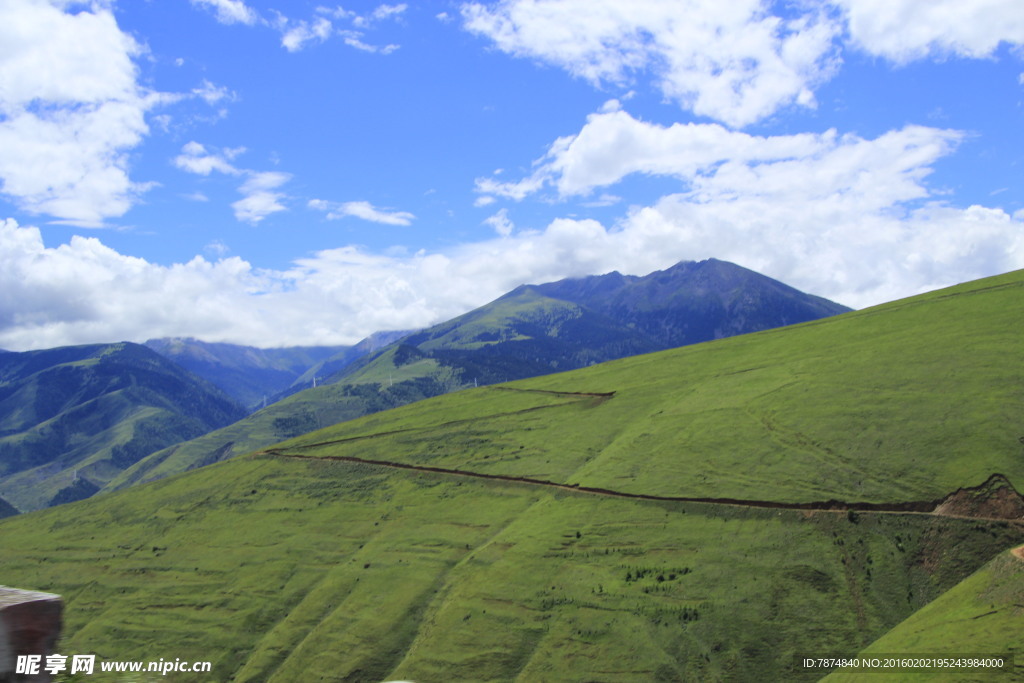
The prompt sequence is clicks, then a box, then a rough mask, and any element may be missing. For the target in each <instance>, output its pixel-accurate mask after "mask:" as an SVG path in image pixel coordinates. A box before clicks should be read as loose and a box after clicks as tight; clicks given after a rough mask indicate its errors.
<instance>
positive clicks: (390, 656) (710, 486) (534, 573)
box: [0, 272, 1024, 682]
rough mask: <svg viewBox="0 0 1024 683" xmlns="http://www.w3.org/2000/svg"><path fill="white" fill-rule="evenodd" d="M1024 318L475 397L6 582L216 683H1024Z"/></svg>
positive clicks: (805, 326)
mask: <svg viewBox="0 0 1024 683" xmlns="http://www.w3.org/2000/svg"><path fill="white" fill-rule="evenodd" d="M1022 313H1024V272H1014V273H1008V274H1006V275H1002V276H998V277H995V278H988V279H985V280H980V281H976V282H970V283H965V284H963V285H959V286H956V287H953V288H949V289H946V290H941V291H937V292H932V293H929V294H924V295H920V296H917V297H913V298H910V299H905V300H901V301H897V302H893V303H891V304H886V305H882V306H878V307H875V308H871V309H865V310H862V311H855V312H848V313H845V314H842V315H836V316H831V317H827V318H821V319H817V320H812V321H809V322H805V323H802V324H798V325H791V326H787V327H781V328H777V329H772V330H764V331H759V332H756V333H751V334H743V335H738V336H732V337H728V338H722V339H717V340H714V341H710V342H705V343H699V344H694V345H690V346H684V347H681V348H673V349H668V350H663V351H658V352H654V353H648V354H645V355H639V356H634V357H627V358H621V359H618V360H611V361H608V362H603V363H598V364H595V365H593V366H588V367H583V368H579V369H576V370H573V371H571V372H563V373H557V374H546V375H543V376H540V377H534V378H531V379H524V380H519V381H516V382H511V383H503V384H498V385H496V386H480V387H476V388H468V389H465V390H461V391H455V392H450V393H446V394H444V395H441V396H437V397H434V398H430V399H427V400H422V401H417V402H413V403H409V404H407V405H403V406H399V407H396V408H393V409H391V410H386V411H382V412H376V413H373V414H368V415H364V416H362V417H359V418H357V419H353V420H349V421H345V422H341V423H338V424H335V425H332V426H329V427H325V428H323V429H320V430H316V431H313V432H310V433H306V434H300V435H296V436H294V437H293V438H291V439H288V440H286V441H283V442H280V443H276V444H273V445H268V446H266V447H263V448H261V449H256V450H255V452H249V453H245V454H241V455H239V456H236V457H233V458H230V459H227V460H224V461H221V462H216V463H213V464H210V465H207V466H205V467H200V468H197V469H195V470H193V471H187V472H184V473H182V474H178V475H175V476H169V477H165V478H162V479H159V480H155V481H152V482H149V483H146V484H138V485H135V486H130V487H127V488H124V489H122V490H118V491H113V492H110V493H103V494H100V495H97V496H94V497H92V498H90V499H88V500H83V501H79V502H77V503H71V504H66V505H59V506H56V507H53V508H51V509H47V510H40V511H37V512H33V513H30V514H23V515H18V516H16V517H11V518H8V519H5V520H2V521H0V536H2V538H3V549H4V552H3V556H2V557H0V575H2V576H3V577H4V581H5V582H6V583H10V584H13V585H24V586H29V587H31V588H34V589H37V590H45V591H51V592H56V593H60V594H61V595H63V596H65V600H66V604H67V621H66V634H65V641H64V648H65V649H67V650H68V651H75V652H91V653H95V654H97V655H98V656H99V657H101V658H111V659H132V658H137V659H149V658H153V657H159V656H162V655H163V654H164V653H174V655H173V656H176V657H177V656H180V657H182V658H183V659H186V658H188V659H192V660H210V661H212V662H213V666H214V675H213V678H214V679H215V680H235V681H281V682H288V681H296V680H351V681H379V680H417V681H430V680H520V681H538V680H559V681H562V680H565V681H590V680H602V681H636V680H683V681H689V680H739V681H745V680H817V679H819V678H820V677H821V676H822V675H825V674H826V673H827V672H823V671H809V670H805V669H804V668H802V667H801V666H800V664H799V661H800V657H801V655H807V654H811V653H813V654H818V655H822V656H836V657H840V656H854V655H856V654H858V653H861V652H864V653H872V652H875V653H877V652H906V653H911V652H917V653H924V652H928V653H931V654H938V653H946V654H967V653H1002V654H1006V655H1014V656H1015V657H1016V659H1015V662H1016V663H1015V666H1014V668H1012V669H1011V670H1009V671H1006V672H1003V674H1001V675H1002V676H1003V678H1004V679H1007V680H1017V679H1022V678H1024V668H1022V667H1024V656H1022V655H1021V653H1022V652H1024V628H1022V624H1024V621H1022V620H1024V609H1022V608H1021V607H1020V605H1021V604H1024V562H1021V561H1020V560H1019V559H1018V558H1017V557H1015V556H1014V555H1013V554H1012V549H1013V548H1016V547H1018V546H1020V545H1021V544H1024V519H1022V512H1024V511H1022V505H1024V504H1022V501H1021V497H1020V493H1019V491H1020V490H1021V485H1022V482H1024V442H1022V441H1021V436H1022V435H1024V422H1022V418H1021V416H1022V415H1024V410H1022V409H1024V389H1022V387H1024V374H1022V373H1024V345H1022V344H1021V343H1020V337H1019V332H1018V327H1019V326H1018V324H1017V323H1018V322H1019V320H1021V319H1022ZM367 367H368V366H367ZM933 674H934V675H931V674H930V675H927V676H925V677H924V680H932V679H934V680H944V679H943V676H942V675H941V674H935V673H934V672H933ZM843 675H845V674H842V672H835V673H834V674H833V676H835V677H837V678H839V679H840V680H842V678H841V677H842V676H843ZM986 676H989V674H978V676H974V675H973V674H969V673H964V672H958V675H956V676H955V677H953V678H952V680H975V679H977V680H990V678H986ZM172 678H173V676H169V677H168V679H172ZM181 680H187V679H181Z"/></svg>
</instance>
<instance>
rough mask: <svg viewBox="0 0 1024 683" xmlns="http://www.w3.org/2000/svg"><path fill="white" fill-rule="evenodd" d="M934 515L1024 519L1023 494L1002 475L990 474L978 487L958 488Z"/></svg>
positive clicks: (937, 508)
mask: <svg viewBox="0 0 1024 683" xmlns="http://www.w3.org/2000/svg"><path fill="white" fill-rule="evenodd" d="M935 514H937V515H949V516H957V517H983V518H988V519H1024V496H1021V495H1020V494H1019V493H1017V489H1015V488H1014V487H1013V485H1012V484H1011V483H1010V482H1009V481H1008V480H1007V479H1006V477H1004V476H1003V475H1001V474H993V475H992V476H991V477H989V478H988V480H987V481H985V483H983V484H982V485H981V486H975V487H971V488H965V489H957V491H956V492H955V493H952V494H950V495H949V496H947V497H946V498H945V499H944V500H943V501H942V502H941V503H939V505H938V507H936V508H935Z"/></svg>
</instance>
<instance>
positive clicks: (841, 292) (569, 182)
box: [477, 108, 1024, 307]
mask: <svg viewBox="0 0 1024 683" xmlns="http://www.w3.org/2000/svg"><path fill="white" fill-rule="evenodd" d="M962 137H963V134H962V133H960V132H959V131H954V130H944V129H938V128H928V127H924V126H906V127H905V128H903V129H900V130H894V131H890V132H888V133H885V134H883V135H880V136H878V137H877V138H874V139H864V138H861V137H858V136H856V135H839V134H838V133H837V132H836V131H831V130H830V131H826V132H824V133H820V134H811V133H807V134H800V135H784V136H772V137H761V136H753V135H748V134H746V133H743V132H740V131H731V130H728V129H726V128H724V127H722V126H719V125H717V124H675V125H672V126H660V125H655V124H651V123H646V122H643V121H639V120H637V119H634V118H633V117H631V116H630V115H629V114H627V113H626V112H623V111H621V110H619V109H617V108H603V109H602V111H601V112H600V113H597V114H594V115H592V116H590V117H589V118H588V119H587V123H586V124H585V125H584V127H583V128H582V129H581V131H580V132H579V134H577V135H574V136H567V137H563V138H559V139H558V140H556V141H555V142H554V143H553V144H552V145H551V147H550V148H549V151H548V153H547V154H546V155H545V156H544V157H543V158H542V159H540V160H539V161H538V162H536V163H535V172H534V173H533V174H531V175H530V176H528V177H527V178H525V179H522V180H519V181H511V182H507V183H499V182H497V181H496V180H493V179H486V180H478V181H477V189H478V191H483V192H487V193H489V194H488V195H487V196H491V195H495V194H496V195H500V196H505V197H509V198H512V199H519V198H522V197H525V196H526V195H528V194H530V193H534V192H540V191H542V190H544V189H545V188H552V189H554V190H555V191H556V192H557V193H558V195H559V196H561V197H563V198H567V197H574V196H586V195H589V194H591V193H592V192H593V191H594V190H597V189H599V188H604V187H608V186H612V185H614V184H616V183H618V182H619V181H621V180H622V179H623V178H625V177H627V176H629V175H630V174H646V175H659V176H667V177H673V178H676V179H678V181H679V191H678V192H676V193H675V194H671V195H669V196H666V197H663V198H661V199H660V200H659V201H657V202H656V203H655V204H654V205H653V206H648V207H635V208H633V209H631V210H630V212H629V214H628V215H627V216H626V217H624V218H623V219H621V220H620V221H619V222H618V223H617V224H616V225H615V226H614V227H612V228H610V229H606V228H605V227H604V226H601V225H600V224H598V223H596V222H594V221H577V220H569V219H560V220H557V221H554V222H552V223H551V225H550V226H549V227H548V228H547V230H546V231H544V232H543V233H542V234H540V235H537V234H520V235H517V236H516V238H514V239H510V240H506V243H507V244H508V245H509V246H508V247H507V248H508V249H512V250H516V249H522V250H523V251H524V252H525V253H528V254H529V255H530V257H531V258H536V259H537V260H536V261H534V262H533V263H532V267H535V268H538V267H539V266H540V265H541V264H550V263H551V262H550V260H549V257H550V258H554V259H556V261H555V262H556V263H561V264H562V266H563V267H564V268H565V270H566V271H567V272H566V273H564V274H583V273H587V272H604V271H606V270H610V269H619V270H624V271H625V272H633V273H645V272H648V271H650V270H653V269H655V268H662V267H666V266H668V265H671V264H672V263H674V262H676V261H678V260H682V259H701V258H706V257H716V258H722V259H726V260H732V261H735V262H737V263H740V264H741V265H744V266H747V267H750V268H753V269H754V270H758V271H760V272H763V273H765V274H767V275H769V276H771V277H775V278H778V279H780V280H782V281H784V282H787V283H789V284H792V285H794V286H796V287H799V288H802V289H804V290H806V291H810V292H812V293H815V294H819V295H823V296H827V297H830V298H834V299H836V300H838V301H841V302H842V303H846V304H848V305H853V306H858V307H859V306H864V305H869V304H873V303H879V302H881V301H885V300H889V299H892V298H896V297H900V296H906V295H909V294H914V293H917V292H920V291H924V290H927V289H933V288H937V287H940V286H943V285H948V284H953V283H955V282H960V281H964V280H969V279H973V278H977V277H982V276H985V275H991V274H995V273H999V272H1005V271H1008V270H1012V269H1015V268H1021V267H1024V230H1022V228H1024V222H1022V217H1021V215H1014V216H1010V215H1008V214H1007V213H1006V212H1004V211H1002V210H1001V209H993V208H986V207H981V206H971V207H968V208H966V209H964V208H958V207H955V206H951V205H949V204H948V203H946V202H944V201H942V200H941V198H942V192H941V188H940V189H939V190H932V189H931V188H929V186H928V185H927V184H926V182H925V181H926V179H927V177H928V176H929V174H930V173H931V170H932V167H933V165H934V164H935V163H936V162H937V161H938V160H939V159H941V158H942V157H944V156H946V155H948V154H950V153H951V152H952V151H953V150H954V149H955V148H956V146H957V144H958V143H959V142H960V140H961V139H962ZM603 196H607V195H603ZM1019 214H1024V212H1019ZM494 220H495V221H496V222H497V218H495V219H494ZM495 227H497V226H495ZM574 240H576V242H575V244H576V246H575V248H574V247H573V246H572V245H573V244H574ZM510 258H512V259H513V260H514V257H510ZM539 269H540V270H541V271H545V270H546V268H539Z"/></svg>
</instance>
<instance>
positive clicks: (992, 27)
mask: <svg viewBox="0 0 1024 683" xmlns="http://www.w3.org/2000/svg"><path fill="white" fill-rule="evenodd" d="M835 1H836V2H837V4H838V5H839V6H841V7H842V8H843V10H844V12H845V14H846V17H847V21H848V24H849V31H850V36H851V38H852V39H853V42H854V43H855V44H856V45H857V46H859V47H861V48H862V49H864V50H866V51H868V52H870V53H871V54H874V55H879V56H882V57H886V58H887V59H891V60H893V61H895V62H899V63H903V62H908V61H910V60H913V59H920V58H923V57H927V56H931V55H935V56H943V55H947V54H954V55H958V56H961V57H974V58H978V57H988V56H990V55H992V53H993V52H994V51H995V49H996V48H997V47H998V46H999V43H1000V42H1004V41H1005V42H1007V43H1014V44H1017V45H1021V44H1024V10H1022V9H1021V4H1020V2H1019V0H973V1H971V2H964V1H963V0H927V2H922V1H920V0H835Z"/></svg>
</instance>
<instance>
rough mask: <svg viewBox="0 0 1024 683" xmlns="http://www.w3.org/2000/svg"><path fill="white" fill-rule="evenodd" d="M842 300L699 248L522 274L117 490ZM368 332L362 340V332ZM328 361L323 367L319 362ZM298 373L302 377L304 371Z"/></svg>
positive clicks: (832, 309)
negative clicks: (598, 269)
mask: <svg viewBox="0 0 1024 683" xmlns="http://www.w3.org/2000/svg"><path fill="white" fill-rule="evenodd" d="M845 310H848V309H846V308H845V307H843V306H840V305H838V304H834V303H832V302H829V301H826V300H824V299H821V298H819V297H814V296H810V295H807V294H804V293H802V292H799V291H797V290H795V289H793V288H791V287H788V286H786V285H784V284H782V283H780V282H777V281H775V280H772V279H770V278H767V277H765V276H763V275H759V274H757V273H754V272H752V271H750V270H747V269H745V268H741V267H740V266H737V265H734V264H731V263H725V262H722V261H715V260H713V259H709V260H707V261H702V262H699V263H697V262H684V263H680V264H677V265H676V266H674V267H672V268H669V269H667V270H664V271H658V272H655V273H651V274H650V275H647V276H644V277H636V276H624V275H620V274H618V273H610V274H608V275H600V276H593V277H587V278H576V279H568V280H562V281H560V282H553V283H548V284H544V285H537V286H533V285H526V286H522V287H519V288H517V289H515V290H513V291H512V292H509V293H508V294H506V295H504V296H502V297H500V298H498V299H496V300H495V301H492V302H491V303H489V304H487V305H485V306H481V307H480V308H477V309H475V310H473V311H470V312H468V313H466V314H464V315H461V316H458V317H456V318H454V319H452V320H449V321H447V322H444V323H440V324H438V325H435V326H433V327H430V328H428V329H425V330H421V331H419V332H416V333H414V334H410V335H408V336H406V337H404V338H403V339H401V340H399V341H397V342H394V343H392V344H390V345H388V346H386V347H384V348H382V349H380V350H378V351H376V352H375V353H367V354H366V355H364V356H363V357H362V358H360V359H359V360H356V361H354V362H351V363H349V364H346V365H345V367H344V369H343V370H341V371H340V372H338V373H335V374H333V375H327V376H326V378H325V377H324V376H322V375H321V384H322V385H323V384H327V385H330V386H329V387H325V386H320V387H317V388H316V389H307V390H306V391H304V392H301V393H299V394H295V395H293V396H291V397H290V398H289V399H288V400H285V401H281V402H280V403H278V404H275V405H273V406H270V407H269V408H267V409H266V410H262V411H259V412H257V413H255V414H254V415H252V416H250V417H248V418H246V419H245V420H244V421H242V422H240V423H238V424H235V425H232V426H231V427H229V428H228V429H225V430H222V431H219V432H214V433H212V434H209V435H206V436H203V437H201V438H199V439H196V440H193V441H191V442H187V443H182V444H178V445H175V446H174V447H171V448H168V449H166V450H164V451H161V452H159V453H155V454H153V455H152V456H150V457H148V458H147V459H145V460H144V461H141V462H139V463H138V464H137V465H136V466H134V467H133V468H132V469H131V471H129V472H126V473H125V474H124V475H123V476H121V477H119V478H117V479H116V480H115V481H113V482H112V483H111V484H109V485H108V487H107V490H116V489H118V488H123V487H124V486H127V485H131V484H134V483H137V482H140V481H149V480H152V479H156V478H159V477H161V476H167V475H168V474H174V473H178V472H184V471H187V470H189V469H192V468H194V467H198V466H200V465H206V464H209V463H211V462H216V461H219V460H223V459H225V458H227V457H230V456H232V455H237V454H240V453H245V452H248V451H250V450H253V449H256V448H262V447H264V446H269V445H270V444H272V443H274V442H276V441H279V440H281V439H284V438H288V437H291V436H294V435H296V434H301V433H304V432H308V431H310V430H313V429H316V428H318V427H320V426H324V425H329V424H333V423H335V422H339V421H343V420H350V419H353V418H356V417H359V416H361V415H366V414H370V413H374V412H377V411H380V410H385V409H387V408H393V407H395V406H398V405H403V404H406V403H410V402H413V401H418V400H421V399H423V398H429V397H433V396H439V395H441V394H445V393H449V392H452V391H455V390H457V389H463V388H467V387H471V386H477V385H481V386H482V385H488V384H495V383H498V382H505V381H507V380H510V379H520V378H524V377H536V376H539V375H545V374H550V373H553V372H556V371H559V370H566V369H571V368H580V367H586V366H589V365H593V364H595V363H600V362H603V361H607V360H609V359H612V358H622V357H624V356H631V355H636V354H640V353H646V352H650V351H655V350H658V349H664V348H668V347H672V346H677V345H682V344H688V343H694V342H700V341H706V340H709V339H715V338H718V337H724V336H730V335H737V334H742V333H746V332H752V331H757V330H763V329H766V328H771V327H778V326H780V325H784V324H788V323H793V322H800V321H805V320H810V319H817V318H821V317H823V316H829V315H834V314H836V313H839V312H842V311H845ZM367 341H368V342H369V341H371V340H367ZM326 367H327V366H322V369H326ZM306 379H307V382H310V381H311V379H312V378H311V377H307V378H306Z"/></svg>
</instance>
